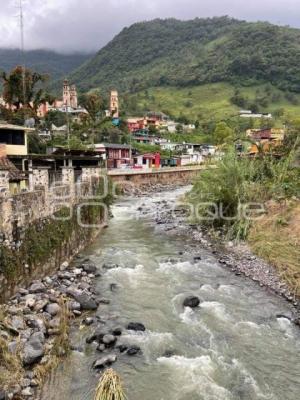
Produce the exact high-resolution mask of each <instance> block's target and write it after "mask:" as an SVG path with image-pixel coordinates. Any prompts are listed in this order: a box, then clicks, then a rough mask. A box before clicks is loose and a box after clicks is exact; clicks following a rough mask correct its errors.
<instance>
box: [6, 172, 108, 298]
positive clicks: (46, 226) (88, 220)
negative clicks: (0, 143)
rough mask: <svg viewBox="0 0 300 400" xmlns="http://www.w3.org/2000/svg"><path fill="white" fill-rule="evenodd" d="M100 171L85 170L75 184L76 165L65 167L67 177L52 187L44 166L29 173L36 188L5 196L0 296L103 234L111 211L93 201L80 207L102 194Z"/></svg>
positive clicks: (8, 292)
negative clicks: (83, 206) (83, 174)
mask: <svg viewBox="0 0 300 400" xmlns="http://www.w3.org/2000/svg"><path fill="white" fill-rule="evenodd" d="M0 172H3V171H0ZM96 172H98V171H97V170H94V169H89V170H86V171H85V181H81V182H79V183H78V182H77V183H75V182H74V170H73V168H70V167H65V168H63V169H62V180H61V181H60V182H56V183H55V182H54V184H52V185H50V186H49V175H48V170H47V169H42V168H39V169H37V170H34V171H32V174H31V178H30V187H31V188H32V189H34V190H32V191H29V192H24V193H21V194H18V195H15V196H10V195H9V194H6V195H5V196H2V197H0V300H2V301H3V300H5V299H6V298H7V297H8V296H10V295H12V294H13V293H14V292H15V291H16V289H17V288H18V287H19V286H20V285H24V284H27V283H30V280H32V279H34V278H41V277H43V275H44V274H45V273H49V272H50V271H51V270H53V269H56V268H58V267H59V266H60V264H61V263H62V262H64V261H66V260H69V259H70V258H71V257H72V256H73V255H74V254H75V253H77V252H78V251H80V250H81V249H82V248H84V247H85V246H86V245H87V244H88V243H89V242H90V240H92V239H93V238H94V237H95V236H96V235H97V234H98V233H99V231H100V230H101V227H102V225H105V223H106V222H105V221H103V219H104V216H105V215H106V214H105V215H104V214H102V213H101V211H99V209H97V208H96V207H94V208H93V206H92V205H91V206H88V207H85V208H83V209H80V205H81V203H84V204H85V205H86V204H88V203H89V201H91V200H92V199H93V197H94V198H97V197H96V196H97V195H98V192H99V187H100V181H101V177H100V176H99V175H95V173H96ZM3 180H4V181H7V179H6V177H4V178H3ZM0 183H1V181H0ZM104 201H105V200H102V201H101V202H104ZM93 204H94V203H93ZM78 209H80V213H81V214H80V219H79V218H78V214H77V211H78ZM79 220H80V223H79V222H78V221H79ZM82 224H84V226H83V225H82ZM87 226H90V227H89V228H87Z"/></svg>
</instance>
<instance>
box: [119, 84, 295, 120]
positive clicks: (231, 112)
mask: <svg viewBox="0 0 300 400" xmlns="http://www.w3.org/2000/svg"><path fill="white" fill-rule="evenodd" d="M235 92H236V87H235V86H233V85H231V84H229V83H210V84H206V85H198V86H194V87H188V88H177V87H155V88H149V89H147V90H143V91H140V92H138V93H133V94H129V95H126V96H124V103H125V104H122V108H123V110H127V112H129V113H131V114H140V113H143V112H144V111H149V110H153V111H154V110H161V111H163V112H165V113H166V114H168V115H171V116H172V117H175V118H178V117H180V116H185V117H187V118H188V119H189V120H190V121H196V120H199V121H203V120H209V119H211V120H213V119H214V120H218V119H223V118H226V117H227V118H228V117H229V118H230V117H234V116H236V115H238V113H239V111H240V109H241V107H239V106H238V105H235V104H233V103H232V98H233V96H234V94H235ZM239 92H240V96H242V97H243V98H244V99H245V100H246V102H247V103H248V104H247V105H251V104H256V103H257V104H258V107H259V111H260V112H265V113H267V112H271V113H273V114H274V115H275V117H276V116H277V117H282V116H289V115H291V116H293V117H296V116H297V117H300V94H293V95H291V94H290V93H289V92H285V91H282V90H280V89H277V88H276V87H274V86H271V85H269V84H265V85H256V86H252V87H240V88H239ZM261 104H263V106H262V105H261ZM246 108H247V107H246ZM280 119H282V118H280Z"/></svg>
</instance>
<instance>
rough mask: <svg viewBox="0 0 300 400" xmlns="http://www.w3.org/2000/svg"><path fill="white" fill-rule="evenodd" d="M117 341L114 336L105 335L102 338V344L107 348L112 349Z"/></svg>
mask: <svg viewBox="0 0 300 400" xmlns="http://www.w3.org/2000/svg"><path fill="white" fill-rule="evenodd" d="M116 341H117V338H116V337H115V336H114V335H104V336H103V338H102V343H103V344H105V346H107V347H112V346H113V345H114V344H115V343H116Z"/></svg>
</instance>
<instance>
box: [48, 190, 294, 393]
mask: <svg viewBox="0 0 300 400" xmlns="http://www.w3.org/2000/svg"><path fill="white" fill-rule="evenodd" d="M183 190H184V189H178V190H176V191H172V192H165V193H163V194H158V195H155V196H152V195H151V196H149V197H144V198H129V197H128V198H123V199H121V200H120V201H119V202H117V203H116V204H115V205H114V206H113V207H112V211H113V214H114V218H113V219H112V220H111V221H110V225H109V227H108V228H107V229H106V230H105V231H104V233H103V234H102V235H101V236H100V237H99V238H98V239H97V241H96V242H95V243H94V244H93V245H92V246H91V247H90V248H89V249H87V251H86V252H85V254H86V255H87V256H89V257H90V259H91V260H92V261H93V262H94V263H95V264H96V265H98V266H99V267H102V265H103V264H104V263H106V264H107V263H109V264H116V267H115V268H113V269H110V270H107V271H105V272H104V271H103V275H102V277H100V278H98V281H97V289H98V290H99V292H100V293H101V297H105V298H107V299H109V300H110V304H108V305H100V307H99V310H98V311H97V315H98V316H99V317H100V318H101V319H102V320H103V321H105V324H103V327H104V328H105V327H116V326H122V327H125V326H126V324H128V322H130V321H137V322H142V323H143V324H144V325H145V326H146V328H147V330H146V332H145V333H134V332H129V331H126V330H125V331H124V333H123V335H122V336H121V338H120V339H119V342H120V343H125V344H127V343H128V344H137V345H138V346H140V347H141V349H142V354H141V355H139V356H135V357H129V356H127V355H123V354H120V353H119V351H118V350H115V351H112V352H115V353H116V354H117V356H118V361H117V362H116V363H115V364H114V366H113V368H115V369H116V370H117V371H118V372H119V373H120V375H121V376H122V379H123V381H124V386H125V389H126V394H127V396H128V399H129V400H258V399H272V400H299V398H300V362H299V356H300V331H299V328H297V327H295V326H293V325H292V323H291V322H290V321H289V320H288V319H286V318H276V317H275V315H276V314H278V313H288V312H289V311H290V306H289V304H288V303H287V302H285V301H284V300H283V299H281V298H279V297H277V296H275V295H273V294H270V293H267V292H266V290H265V289H263V288H260V287H259V286H258V285H257V284H255V283H254V282H252V281H251V280H247V279H246V278H243V277H238V276H235V275H234V274H232V272H230V271H229V270H228V269H226V268H224V267H222V266H221V265H220V264H219V263H218V261H217V259H216V258H215V256H214V255H213V254H212V253H210V252H209V251H207V250H204V249H202V248H196V249H195V247H192V246H193V243H192V242H191V241H190V239H189V238H188V237H185V236H180V235H179V236H174V237H171V236H170V235H168V234H167V233H166V232H164V230H163V229H162V228H161V227H160V226H159V225H156V224H155V222H154V218H153V215H150V214H148V215H147V214H145V215H142V216H140V218H139V219H137V218H136V216H137V209H138V208H139V206H140V205H141V204H142V203H143V204H146V205H147V207H148V208H149V209H151V210H152V211H155V208H156V204H155V203H156V202H157V201H158V200H159V199H162V198H163V199H167V200H168V201H169V200H170V199H175V198H177V197H178V196H180V194H181V193H182V192H183ZM195 252H196V253H197V255H199V254H201V260H200V261H194V258H193V257H194V255H195ZM112 283H114V284H116V287H115V289H114V290H113V291H112V290H111V284H112ZM189 295H197V296H199V298H200V299H201V303H200V306H199V307H198V308H197V309H194V310H192V309H189V308H186V309H183V306H182V303H183V300H184V298H185V297H186V296H189ZM92 330H93V328H92V327H90V328H84V329H82V330H78V328H76V327H74V329H73V340H76V341H77V344H78V343H81V345H82V346H83V348H84V352H83V353H82V352H81V353H80V352H73V353H72V354H71V356H70V357H69V358H68V359H67V360H66V361H65V362H64V363H62V364H61V365H60V366H59V367H58V368H57V370H56V371H54V372H53V374H52V376H51V378H50V379H49V381H48V382H47V383H46V385H45V387H44V390H43V395H42V399H43V400H57V399H59V400H92V399H93V394H94V390H95V387H96V385H97V381H98V379H99V378H98V377H97V375H96V374H95V373H94V371H93V370H92V368H91V366H92V364H93V362H94V361H95V360H96V359H97V358H100V357H101V356H102V355H101V353H97V352H96V350H95V347H94V346H93V345H86V344H85V338H86V337H87V336H88V334H89V333H90V332H92Z"/></svg>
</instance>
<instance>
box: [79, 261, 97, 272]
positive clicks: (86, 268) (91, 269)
mask: <svg viewBox="0 0 300 400" xmlns="http://www.w3.org/2000/svg"><path fill="white" fill-rule="evenodd" d="M81 268H82V269H83V270H84V272H86V273H87V274H94V273H95V272H97V267H96V265H95V264H92V263H88V264H82V265H81Z"/></svg>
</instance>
